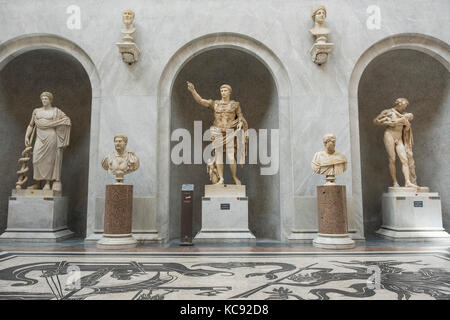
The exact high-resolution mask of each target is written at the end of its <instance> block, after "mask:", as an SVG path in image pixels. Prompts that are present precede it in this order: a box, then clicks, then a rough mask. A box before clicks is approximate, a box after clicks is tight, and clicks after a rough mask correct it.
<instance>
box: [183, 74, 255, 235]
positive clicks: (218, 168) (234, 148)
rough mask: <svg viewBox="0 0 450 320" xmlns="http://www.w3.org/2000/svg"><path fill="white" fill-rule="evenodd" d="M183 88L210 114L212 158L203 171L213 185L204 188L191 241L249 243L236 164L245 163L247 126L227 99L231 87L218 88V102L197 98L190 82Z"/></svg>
mask: <svg viewBox="0 0 450 320" xmlns="http://www.w3.org/2000/svg"><path fill="white" fill-rule="evenodd" d="M187 86H188V87H187V88H188V90H189V91H190V92H191V94H192V96H193V98H194V99H195V101H196V102H197V103H199V104H200V105H202V106H204V107H206V108H209V109H211V110H212V111H213V112H214V123H213V125H212V126H211V128H210V130H211V140H212V147H213V158H212V159H209V161H208V163H207V172H208V174H209V177H210V180H211V182H212V183H213V185H206V186H205V196H204V197H203V198H202V228H201V230H200V232H199V233H198V234H197V235H196V236H195V238H194V240H195V241H221V242H235V241H253V240H255V236H254V235H253V234H252V233H251V231H250V230H249V228H248V199H247V196H246V190H245V186H244V185H242V184H241V181H240V180H239V179H238V177H237V174H236V170H237V165H236V163H237V162H238V163H239V164H241V167H242V166H243V164H244V161H245V155H246V153H247V144H248V135H247V130H248V124H247V121H246V120H245V118H244V115H243V114H242V110H241V106H240V104H239V102H237V101H233V100H230V96H231V92H232V89H231V86H229V85H227V84H224V85H222V86H221V87H220V94H221V96H222V99H221V100H211V99H210V100H206V99H203V98H202V97H200V95H199V94H198V93H197V91H196V90H195V87H194V85H193V84H192V83H190V82H188V83H187ZM224 153H225V154H226V157H227V159H228V163H229V164H230V170H231V175H232V177H233V180H234V183H235V185H227V184H225V182H224V177H223V167H224V161H223V159H224Z"/></svg>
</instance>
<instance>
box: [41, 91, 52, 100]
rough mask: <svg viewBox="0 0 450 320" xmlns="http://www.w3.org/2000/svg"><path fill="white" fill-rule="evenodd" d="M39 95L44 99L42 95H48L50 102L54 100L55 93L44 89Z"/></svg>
mask: <svg viewBox="0 0 450 320" xmlns="http://www.w3.org/2000/svg"><path fill="white" fill-rule="evenodd" d="M39 97H40V98H41V99H42V97H47V98H48V99H49V100H50V102H53V94H52V93H51V92H47V91H44V92H42V93H41V95H40V96H39Z"/></svg>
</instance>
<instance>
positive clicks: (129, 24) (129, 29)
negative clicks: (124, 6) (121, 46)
mask: <svg viewBox="0 0 450 320" xmlns="http://www.w3.org/2000/svg"><path fill="white" fill-rule="evenodd" d="M122 21H123V24H124V25H125V28H122V30H121V32H122V34H123V35H124V36H123V41H125V42H134V39H133V37H132V34H133V33H135V32H136V28H135V27H134V25H133V22H134V12H133V11H132V10H130V9H128V10H125V11H124V12H122Z"/></svg>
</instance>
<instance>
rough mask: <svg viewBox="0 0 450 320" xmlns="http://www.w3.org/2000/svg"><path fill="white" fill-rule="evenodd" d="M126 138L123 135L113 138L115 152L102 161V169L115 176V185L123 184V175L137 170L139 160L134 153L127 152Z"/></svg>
mask: <svg viewBox="0 0 450 320" xmlns="http://www.w3.org/2000/svg"><path fill="white" fill-rule="evenodd" d="M127 143H128V138H127V136H125V135H123V134H118V135H116V136H115V137H114V147H115V149H116V151H115V152H113V153H110V154H108V155H107V156H106V157H104V158H103V160H102V167H103V169H105V170H108V171H109V172H110V173H112V174H113V175H115V176H116V183H115V184H123V179H124V175H126V174H128V173H131V172H133V171H136V170H137V169H139V158H138V157H137V156H136V155H135V154H134V152H131V151H127V150H126V147H127Z"/></svg>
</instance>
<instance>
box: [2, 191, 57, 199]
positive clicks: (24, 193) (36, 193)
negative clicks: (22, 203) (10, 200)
mask: <svg viewBox="0 0 450 320" xmlns="http://www.w3.org/2000/svg"><path fill="white" fill-rule="evenodd" d="M11 194H12V196H13V197H37V198H48V197H51V198H53V197H61V196H62V192H61V191H55V190H42V189H13V190H12V192H11Z"/></svg>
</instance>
